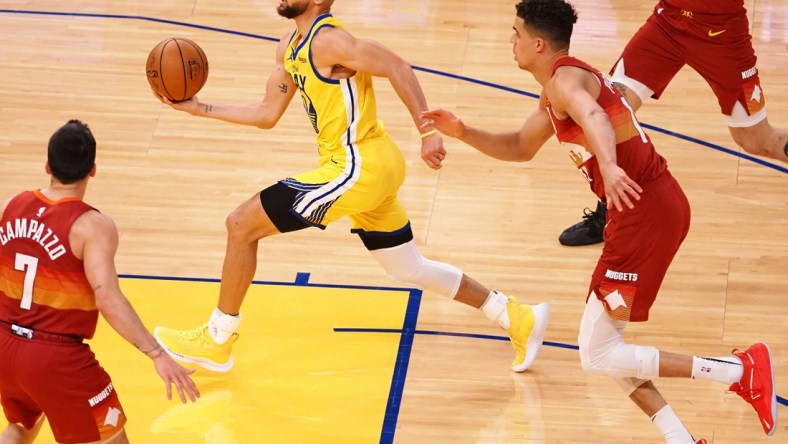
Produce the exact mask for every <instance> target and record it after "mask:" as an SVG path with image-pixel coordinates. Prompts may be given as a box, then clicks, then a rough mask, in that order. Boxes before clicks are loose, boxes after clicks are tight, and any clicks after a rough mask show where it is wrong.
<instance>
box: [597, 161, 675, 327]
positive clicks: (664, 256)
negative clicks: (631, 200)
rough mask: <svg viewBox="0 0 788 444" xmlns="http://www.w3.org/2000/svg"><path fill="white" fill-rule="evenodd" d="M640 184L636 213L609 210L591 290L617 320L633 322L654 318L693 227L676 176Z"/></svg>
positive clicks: (628, 210)
mask: <svg viewBox="0 0 788 444" xmlns="http://www.w3.org/2000/svg"><path fill="white" fill-rule="evenodd" d="M640 185H641V186H642V187H643V193H642V194H641V199H640V200H639V201H637V202H635V208H634V209H628V208H625V209H624V210H623V211H617V210H616V209H615V208H609V209H608V210H607V225H606V226H605V231H604V235H603V236H604V239H605V246H604V248H603V249H602V256H601V257H600V258H599V262H598V263H597V266H596V269H594V273H593V275H592V277H591V285H590V288H589V294H592V293H593V294H595V295H596V297H597V298H599V300H601V301H602V303H603V305H604V306H605V310H606V311H607V313H608V315H609V316H610V317H611V318H612V319H616V320H622V321H632V322H640V321H646V320H648V312H649V309H651V306H652V305H653V304H654V300H655V299H656V297H657V292H658V291H659V287H660V285H662V280H663V279H664V277H665V273H666V272H667V271H668V267H669V266H670V263H671V262H672V261H673V256H675V254H676V252H677V251H678V249H679V246H680V245H681V243H682V241H684V238H685V237H686V236H687V232H688V231H689V226H690V206H689V201H687V197H686V196H685V195H684V192H683V191H682V190H681V187H680V186H679V183H678V182H677V181H676V179H674V178H673V176H672V175H671V174H670V172H668V171H666V172H665V173H664V174H662V175H661V176H659V177H658V178H657V179H655V180H653V181H651V182H648V183H645V184H640Z"/></svg>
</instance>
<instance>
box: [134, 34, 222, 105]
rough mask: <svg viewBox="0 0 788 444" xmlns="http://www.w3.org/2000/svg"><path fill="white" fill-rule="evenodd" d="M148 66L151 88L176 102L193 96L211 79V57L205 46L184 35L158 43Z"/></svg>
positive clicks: (149, 57) (151, 53) (149, 56)
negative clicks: (209, 58) (209, 77)
mask: <svg viewBox="0 0 788 444" xmlns="http://www.w3.org/2000/svg"><path fill="white" fill-rule="evenodd" d="M146 69H147V73H148V83H150V86H151V88H153V90H154V91H155V92H156V93H157V94H159V95H160V96H164V97H166V98H168V99H170V100H172V101H173V102H179V101H181V100H188V99H190V98H192V97H193V96H194V95H195V94H197V92H199V91H200V89H201V88H202V87H203V85H205V81H206V80H208V59H207V58H206V57H205V53H204V52H203V50H202V48H200V47H199V46H198V45H197V44H196V43H194V42H193V41H191V40H189V39H185V38H182V37H173V38H169V39H166V40H163V41H161V42H160V43H159V44H158V45H156V46H155V47H154V48H153V49H152V50H151V52H150V54H149V55H148V63H147V66H146Z"/></svg>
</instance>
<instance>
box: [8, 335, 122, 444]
mask: <svg viewBox="0 0 788 444" xmlns="http://www.w3.org/2000/svg"><path fill="white" fill-rule="evenodd" d="M0 325H2V324H0ZM0 356H2V359H0V402H2V405H3V411H4V412H5V416H6V419H7V420H8V422H9V423H16V424H21V425H22V426H24V427H25V428H28V429H29V428H31V427H33V425H34V424H35V422H36V421H37V420H38V418H40V416H41V414H42V413H43V414H45V415H46V416H47V420H48V421H49V424H50V426H51V428H52V433H53V434H54V436H55V439H56V440H57V441H58V442H60V443H84V442H93V441H100V440H102V439H106V438H108V437H110V436H112V435H114V434H116V433H118V432H119V431H120V430H121V429H122V428H123V426H124V425H125V424H126V415H125V414H124V413H123V407H121V405H120V401H119V400H118V395H117V393H116V391H115V388H114V387H113V386H112V381H111V380H110V377H109V375H108V374H107V372H106V371H104V369H103V368H102V367H101V366H100V365H99V363H98V361H97V360H96V357H95V355H94V354H93V352H92V351H91V350H90V347H89V346H88V345H87V344H77V343H59V342H47V341H43V340H36V339H32V340H31V339H25V338H21V337H18V336H15V335H13V334H12V333H10V332H9V331H7V330H6V329H3V330H2V331H0Z"/></svg>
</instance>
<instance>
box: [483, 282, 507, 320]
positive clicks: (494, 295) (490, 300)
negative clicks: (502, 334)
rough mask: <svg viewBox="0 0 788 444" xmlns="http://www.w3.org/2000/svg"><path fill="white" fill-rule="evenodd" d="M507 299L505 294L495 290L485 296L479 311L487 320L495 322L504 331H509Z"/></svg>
mask: <svg viewBox="0 0 788 444" xmlns="http://www.w3.org/2000/svg"><path fill="white" fill-rule="evenodd" d="M508 301H509V298H507V297H506V295H505V294H503V293H500V292H498V291H496V290H493V291H491V292H490V294H489V295H487V300H486V301H484V304H482V306H481V310H482V312H483V313H484V315H485V316H487V319H489V320H491V321H493V322H495V323H496V324H497V325H498V326H500V327H501V328H503V329H504V330H508V329H509V313H507V312H506V303H507V302H508Z"/></svg>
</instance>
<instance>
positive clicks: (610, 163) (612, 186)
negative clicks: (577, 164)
mask: <svg viewBox="0 0 788 444" xmlns="http://www.w3.org/2000/svg"><path fill="white" fill-rule="evenodd" d="M605 87H606V86H600V85H599V82H598V80H597V79H596V76H594V75H593V74H591V73H590V72H589V71H587V70H585V69H582V68H577V67H570V66H564V67H560V68H558V69H557V70H556V72H555V74H554V75H553V77H552V79H551V81H550V85H549V89H550V91H549V95H550V101H551V103H552V105H553V109H555V110H556V111H558V112H565V113H567V114H569V116H570V117H571V118H572V120H574V121H575V122H577V124H578V125H580V126H581V127H582V128H583V133H584V134H585V136H586V138H587V139H588V143H589V144H590V145H591V148H592V149H593V150H594V155H595V156H596V158H597V162H598V163H599V171H600V172H601V173H602V180H603V181H604V183H605V197H606V200H607V203H608V206H611V205H612V206H613V207H614V208H615V209H616V210H618V211H621V210H622V209H623V207H624V206H626V207H628V208H634V202H635V201H638V200H640V193H642V192H643V189H642V188H641V187H640V185H638V184H637V183H636V182H635V181H634V180H632V179H631V178H630V177H629V176H627V174H626V172H625V171H624V170H623V169H621V167H619V166H618V164H617V161H616V134H615V130H614V129H613V125H612V124H611V123H610V118H609V117H608V115H607V113H606V112H605V110H604V109H602V107H601V106H599V103H597V101H596V98H597V96H598V95H599V92H598V91H599V88H605ZM632 118H633V119H634V118H635V117H634V115H633V116H632Z"/></svg>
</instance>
